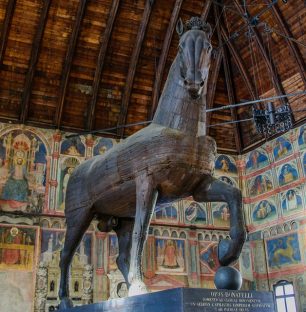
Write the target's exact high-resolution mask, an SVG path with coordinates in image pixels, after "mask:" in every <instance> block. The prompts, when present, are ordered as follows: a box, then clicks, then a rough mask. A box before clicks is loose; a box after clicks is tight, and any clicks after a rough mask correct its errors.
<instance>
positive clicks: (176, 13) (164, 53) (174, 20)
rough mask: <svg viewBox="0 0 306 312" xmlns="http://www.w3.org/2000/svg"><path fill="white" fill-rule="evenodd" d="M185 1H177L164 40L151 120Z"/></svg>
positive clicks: (156, 78) (155, 82)
mask: <svg viewBox="0 0 306 312" xmlns="http://www.w3.org/2000/svg"><path fill="white" fill-rule="evenodd" d="M182 3H183V0H176V2H175V4H174V8H173V10H172V15H171V18H170V22H169V25H168V29H167V32H166V36H165V39H164V43H163V47H162V50H161V53H160V57H159V62H158V66H157V70H156V75H155V80H154V87H153V94H152V105H151V111H150V114H149V120H152V119H153V115H154V113H155V110H156V107H157V104H158V101H159V96H160V88H161V83H162V79H163V75H164V70H165V66H166V61H167V57H168V53H169V49H170V45H171V41H172V37H173V33H174V28H175V25H176V23H177V20H178V17H179V13H180V10H181V6H182Z"/></svg>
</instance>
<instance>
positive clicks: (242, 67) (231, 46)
mask: <svg viewBox="0 0 306 312" xmlns="http://www.w3.org/2000/svg"><path fill="white" fill-rule="evenodd" d="M220 29H221V34H222V37H223V39H224V41H225V42H226V44H227V46H228V48H229V50H230V53H231V55H232V56H233V58H234V61H235V63H236V65H237V67H238V69H239V71H240V73H241V76H242V78H243V80H244V82H245V84H246V86H247V88H248V91H249V93H250V95H251V97H252V99H253V100H255V99H256V98H257V96H256V89H255V86H254V84H253V82H252V79H251V76H250V73H249V71H248V70H247V68H246V66H245V64H244V62H243V60H242V58H241V57H240V55H239V53H238V51H237V49H236V47H235V44H234V42H232V41H231V40H228V36H227V34H226V31H225V28H224V26H223V25H222V24H221V25H220Z"/></svg>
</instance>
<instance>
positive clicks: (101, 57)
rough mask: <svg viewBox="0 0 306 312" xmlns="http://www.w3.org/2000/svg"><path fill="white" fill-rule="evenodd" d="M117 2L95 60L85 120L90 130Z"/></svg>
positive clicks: (117, 0) (117, 1)
mask: <svg viewBox="0 0 306 312" xmlns="http://www.w3.org/2000/svg"><path fill="white" fill-rule="evenodd" d="M119 2H120V0H113V1H112V7H111V9H110V12H109V16H108V19H107V24H106V28H105V31H104V33H103V37H102V40H101V43H100V50H99V55H98V61H97V67H96V71H95V77H94V80H93V87H92V98H91V101H90V104H89V108H88V109H89V110H88V112H89V113H88V121H87V129H88V130H89V131H90V130H92V129H93V127H94V122H95V112H96V106H97V100H98V94H99V86H100V82H101V76H102V71H103V67H104V62H105V56H106V52H107V48H108V45H109V41H110V38H111V34H112V31H113V27H114V23H115V19H116V16H117V12H118V7H119Z"/></svg>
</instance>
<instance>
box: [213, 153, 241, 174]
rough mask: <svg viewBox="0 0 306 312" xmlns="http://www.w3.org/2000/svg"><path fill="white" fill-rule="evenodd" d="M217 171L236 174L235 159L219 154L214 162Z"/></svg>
mask: <svg viewBox="0 0 306 312" xmlns="http://www.w3.org/2000/svg"><path fill="white" fill-rule="evenodd" d="M215 168H216V170H217V171H220V172H222V173H223V174H224V173H232V174H237V167H236V164H235V161H234V160H233V159H231V158H230V157H228V156H226V155H220V156H219V157H218V158H217V160H216V163H215Z"/></svg>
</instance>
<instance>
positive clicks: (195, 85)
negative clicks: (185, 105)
mask: <svg viewBox="0 0 306 312" xmlns="http://www.w3.org/2000/svg"><path fill="white" fill-rule="evenodd" d="M184 85H185V87H186V88H187V91H188V93H189V95H190V97H191V98H192V99H194V100H196V99H198V98H199V97H200V96H201V94H202V89H203V86H204V80H202V81H200V82H191V81H189V80H188V79H185V80H184Z"/></svg>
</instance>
